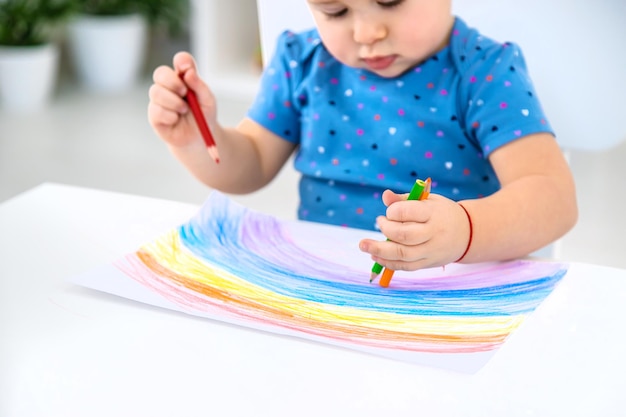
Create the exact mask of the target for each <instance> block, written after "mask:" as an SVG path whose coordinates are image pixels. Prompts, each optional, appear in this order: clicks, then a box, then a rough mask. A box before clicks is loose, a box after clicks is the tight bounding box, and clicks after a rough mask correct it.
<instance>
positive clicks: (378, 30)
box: [352, 16, 387, 45]
mask: <svg viewBox="0 0 626 417" xmlns="http://www.w3.org/2000/svg"><path fill="white" fill-rule="evenodd" d="M352 30H353V35H352V37H353V38H354V41H355V42H356V43H358V44H360V45H371V44H373V43H375V42H378V41H379V40H381V39H383V38H385V37H386V36H387V27H386V26H385V24H384V23H383V22H381V21H380V20H378V19H377V18H376V17H375V16H359V17H356V18H355V20H354V26H353V29H352Z"/></svg>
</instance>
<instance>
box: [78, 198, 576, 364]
mask: <svg viewBox="0 0 626 417" xmlns="http://www.w3.org/2000/svg"><path fill="white" fill-rule="evenodd" d="M367 233H369V232H364V231H360V230H353V229H346V228H340V227H335V226H326V225H319V224H313V223H307V222H298V221H281V220H278V219H276V218H274V217H272V216H269V215H266V214H262V213H259V212H255V211H252V210H249V209H247V208H245V207H243V206H240V205H238V204H236V203H234V202H233V201H231V200H230V199H229V198H228V197H226V196H224V195H223V194H220V193H218V192H213V193H212V194H211V196H210V197H209V198H208V200H207V201H206V203H205V204H204V205H203V207H202V208H201V209H200V211H199V212H198V214H197V215H196V216H195V217H194V218H192V219H191V220H189V221H188V222H187V223H186V224H183V225H182V226H180V227H179V228H178V229H176V230H172V231H170V232H168V233H166V234H165V235H163V236H162V237H160V238H158V239H156V240H155V241H153V242H151V243H148V244H146V245H144V246H143V247H141V248H140V249H139V250H138V251H136V252H135V253H131V254H129V255H128V256H126V257H125V258H123V259H121V260H120V261H118V262H116V263H115V264H114V267H115V269H116V270H117V273H120V274H121V275H122V276H123V277H124V278H125V279H131V280H133V281H135V282H136V283H139V284H140V286H141V287H142V288H144V289H145V290H147V291H148V292H150V293H151V294H153V295H156V296H158V297H159V298H162V299H164V300H166V302H167V306H169V307H170V308H176V309H179V310H181V311H184V312H187V313H190V314H194V315H200V316H204V317H209V318H212V319H217V320H222V321H226V322H229V323H235V324H240V325H242V326H248V327H252V328H256V329H263V330H267V331H270V332H276V333H280V334H287V335H292V336H298V337H301V338H305V339H311V340H315V341H320V342H324V343H330V344H334V345H340V346H344V347H348V348H353V349H357V350H361V351H367V352H371V353H378V354H381V355H383V356H389V357H394V358H398V359H402V360H407V361H413V362H417V363H428V362H429V361H430V360H429V359H428V358H429V357H433V356H437V358H438V359H437V361H439V362H440V360H441V358H442V356H443V357H444V362H445V360H446V359H445V358H449V359H450V361H452V362H454V361H455V360H456V359H458V358H456V359H455V356H458V355H461V356H462V357H472V355H476V357H481V358H483V359H481V364H484V363H485V360H486V359H484V358H486V357H490V356H491V355H493V353H494V352H495V350H497V349H498V347H500V346H501V345H502V344H503V343H504V342H505V340H506V339H507V337H508V336H509V335H510V334H511V333H512V332H513V331H514V330H515V329H516V328H518V327H519V326H520V324H521V323H522V322H523V321H524V319H525V318H526V317H527V316H528V315H529V314H530V313H532V311H533V310H534V309H536V308H537V306H539V304H540V303H541V302H542V301H543V300H544V299H545V298H546V297H547V296H548V295H549V294H550V293H551V292H552V290H553V289H554V288H555V286H556V285H557V284H558V282H559V281H560V280H561V278H562V277H563V276H564V275H565V273H566V272H567V265H566V264H562V263H555V262H539V261H530V260H519V261H511V262H504V263H492V264H480V265H449V266H448V267H446V268H445V269H442V268H433V269H429V270H423V271H418V272H412V273H409V272H404V273H403V272H401V271H398V273H397V274H396V276H395V277H394V280H393V282H392V285H391V286H390V287H389V288H382V287H380V286H379V285H377V284H375V283H374V284H370V283H369V273H370V266H371V265H370V263H371V260H370V259H369V257H368V256H367V255H365V254H363V253H361V252H360V251H359V250H358V247H357V245H358V241H359V239H361V238H362V237H364V236H365V235H366V234H367ZM376 236H377V237H378V238H380V235H376ZM83 284H85V283H84V282H83ZM87 285H88V286H91V287H94V288H96V287H98V285H96V284H87ZM100 289H102V288H100ZM105 290H106V289H105ZM108 291H109V292H114V293H118V294H119V295H122V296H124V295H125V294H123V291H122V292H120V291H114V290H108ZM485 354H486V355H487V356H485ZM425 358H426V359H425ZM444 366H445V364H444ZM480 366H482V365H480ZM475 368H476V367H474V369H475Z"/></svg>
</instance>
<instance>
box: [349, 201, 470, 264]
mask: <svg viewBox="0 0 626 417" xmlns="http://www.w3.org/2000/svg"><path fill="white" fill-rule="evenodd" d="M407 196H408V194H396V193H394V192H392V191H390V190H387V191H385V192H384V193H383V202H384V203H385V205H386V206H387V213H386V214H387V216H386V217H385V216H380V217H378V219H377V224H378V226H379V228H380V231H381V232H382V233H383V234H384V235H385V236H386V237H387V238H388V239H389V240H388V241H376V240H372V239H363V240H362V241H361V242H359V249H361V251H363V252H367V253H369V254H370V255H372V260H373V261H375V262H378V263H379V264H381V265H382V266H384V267H386V268H390V269H393V270H402V271H414V270H417V269H422V268H429V267H435V266H442V265H446V264H449V263H451V262H455V261H457V260H458V259H459V258H460V257H461V255H462V254H463V253H464V252H465V249H466V248H467V244H468V241H469V237H470V236H469V235H470V225H469V220H468V218H467V215H466V214H465V211H464V210H463V208H461V207H460V206H459V204H458V203H456V202H454V201H452V200H450V199H448V198H445V197H442V196H440V195H437V194H430V196H429V197H428V199H426V200H422V201H416V200H407Z"/></svg>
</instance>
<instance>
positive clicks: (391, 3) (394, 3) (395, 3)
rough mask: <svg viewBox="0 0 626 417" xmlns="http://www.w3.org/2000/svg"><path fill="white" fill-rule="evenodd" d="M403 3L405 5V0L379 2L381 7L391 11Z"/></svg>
mask: <svg viewBox="0 0 626 417" xmlns="http://www.w3.org/2000/svg"><path fill="white" fill-rule="evenodd" d="M402 3H404V0H391V1H379V2H378V4H379V5H380V7H383V8H385V9H391V8H393V7H396V6H399V5H400V4H402Z"/></svg>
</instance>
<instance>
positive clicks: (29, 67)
mask: <svg viewBox="0 0 626 417" xmlns="http://www.w3.org/2000/svg"><path fill="white" fill-rule="evenodd" d="M58 68H59V47H58V46H57V45H56V44H52V43H49V44H45V45H39V46H24V47H21V46H19V47H18V46H0V107H2V108H3V109H7V110H14V111H19V112H30V111H36V110H39V109H41V108H43V107H45V106H46V105H47V104H48V102H49V101H50V98H51V96H52V93H53V91H54V87H55V85H56V81H57V74H58Z"/></svg>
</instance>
